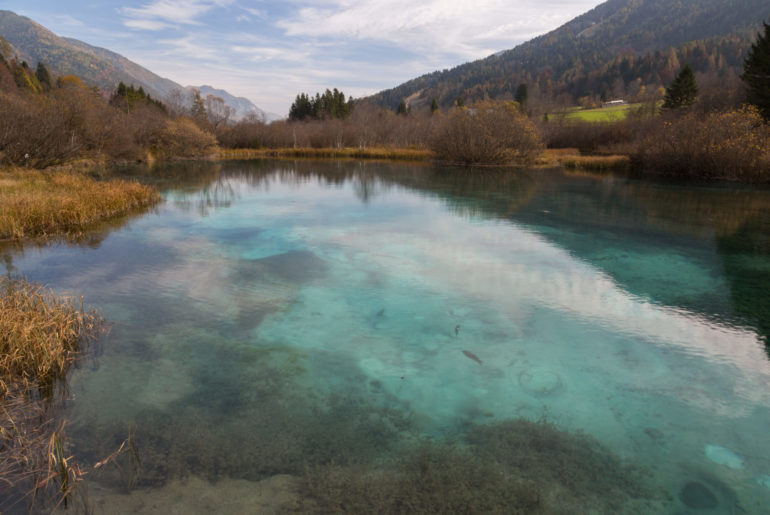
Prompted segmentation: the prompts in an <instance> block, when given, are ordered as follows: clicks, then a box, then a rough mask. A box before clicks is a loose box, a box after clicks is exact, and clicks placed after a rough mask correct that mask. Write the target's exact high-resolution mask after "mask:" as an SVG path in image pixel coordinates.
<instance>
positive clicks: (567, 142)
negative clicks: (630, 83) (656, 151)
mask: <svg viewBox="0 0 770 515" xmlns="http://www.w3.org/2000/svg"><path fill="white" fill-rule="evenodd" d="M645 109H646V106H644V107H643V108H641V109H640V110H639V111H638V112H634V113H631V114H629V116H628V118H626V119H625V120H621V121H616V122H587V121H581V120H569V119H564V118H561V119H556V120H551V121H548V122H542V123H541V124H540V129H541V132H542V134H543V139H544V140H545V142H546V144H547V145H548V148H577V149H580V151H581V152H584V153H593V152H607V151H609V152H612V151H613V150H616V149H623V148H626V147H627V146H628V145H633V144H635V143H636V142H637V141H638V140H639V139H640V138H642V137H644V135H645V134H647V133H648V132H649V131H651V130H655V128H656V127H657V120H656V119H655V118H654V117H652V116H650V114H649V111H646V110H645Z"/></svg>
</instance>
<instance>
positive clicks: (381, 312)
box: [377, 308, 385, 318]
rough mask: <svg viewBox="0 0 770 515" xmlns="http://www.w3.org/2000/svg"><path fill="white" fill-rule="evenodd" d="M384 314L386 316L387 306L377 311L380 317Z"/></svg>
mask: <svg viewBox="0 0 770 515" xmlns="http://www.w3.org/2000/svg"><path fill="white" fill-rule="evenodd" d="M382 316H385V308H382V309H381V310H379V311H378V312H377V317H378V318H379V317H382Z"/></svg>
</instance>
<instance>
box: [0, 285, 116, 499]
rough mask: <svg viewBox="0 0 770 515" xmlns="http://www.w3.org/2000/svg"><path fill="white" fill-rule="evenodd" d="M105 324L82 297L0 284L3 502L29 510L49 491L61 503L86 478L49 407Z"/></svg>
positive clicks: (0, 488)
mask: <svg viewBox="0 0 770 515" xmlns="http://www.w3.org/2000/svg"><path fill="white" fill-rule="evenodd" d="M101 323H102V322H101V319H100V318H99V317H98V316H97V315H96V314H95V313H93V312H86V311H85V310H84V309H83V301H82V299H72V298H63V297H59V296H57V295H55V294H54V293H53V292H51V291H48V290H46V289H44V288H42V287H41V286H37V285H34V284H31V283H29V282H28V281H25V280H10V279H0V443H1V444H2V446H0V498H2V499H8V500H9V501H8V502H21V500H23V499H24V498H25V497H29V498H30V499H29V500H28V505H29V506H32V505H33V504H34V502H35V496H36V495H38V494H40V493H42V492H45V491H48V490H49V489H52V490H53V492H54V493H53V497H54V498H58V499H59V501H60V502H61V501H65V502H66V499H67V498H68V497H69V496H70V494H71V493H72V489H73V488H74V485H75V484H76V483H77V481H78V480H79V478H80V476H81V472H80V469H79V468H78V466H77V464H75V463H74V462H73V461H72V458H70V457H68V456H66V454H65V452H64V439H63V435H62V431H63V422H62V421H57V419H56V417H55V416H54V414H53V413H52V412H51V408H52V404H51V403H50V402H49V401H50V400H51V399H52V398H53V395H54V391H55V389H56V386H57V384H59V383H62V382H64V381H65V379H66V374H67V371H68V370H69V368H70V367H71V366H72V365H73V364H74V363H75V361H76V359H77V358H78V357H79V356H80V355H81V353H82V351H83V350H84V347H85V346H86V345H88V343H89V342H90V341H91V339H92V338H93V337H94V336H95V335H96V334H97V333H98V331H99V329H100V327H101ZM49 494H50V492H49ZM4 504H5V503H4V502H0V509H4V508H6V507H7V506H4Z"/></svg>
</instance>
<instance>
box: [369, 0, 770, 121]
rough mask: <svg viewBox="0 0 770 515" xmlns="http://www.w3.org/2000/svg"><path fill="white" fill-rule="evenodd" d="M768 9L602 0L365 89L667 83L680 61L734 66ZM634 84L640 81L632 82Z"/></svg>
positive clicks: (708, 69)
mask: <svg viewBox="0 0 770 515" xmlns="http://www.w3.org/2000/svg"><path fill="white" fill-rule="evenodd" d="M769 16H770V0H609V1H607V2H604V3H602V4H600V5H599V6H597V7H596V8H594V9H592V10H591V11H589V12H587V13H585V14H583V15H581V16H578V17H577V18H575V19H573V20H572V21H570V22H568V23H566V24H565V25H563V26H561V27H559V28H558V29H556V30H554V31H552V32H549V33H548V34H545V35H543V36H540V37H537V38H534V39H532V40H531V41H528V42H526V43H523V44H521V45H519V46H517V47H515V48H513V49H512V50H508V51H503V52H498V53H496V54H494V55H491V56H489V57H487V58H485V59H480V60H478V61H474V62H471V63H466V64H463V65H461V66H457V67H455V68H452V69H450V70H444V71H441V72H439V71H437V72H433V73H430V74H427V75H423V76H421V77H418V78H416V79H413V80H411V81H409V82H406V83H404V84H402V85H400V86H398V87H396V88H393V89H390V90H386V91H383V92H380V93H378V94H377V95H374V96H373V97H371V99H372V100H374V101H375V102H377V103H379V104H381V105H384V106H388V107H390V108H395V107H396V106H397V105H398V104H399V102H401V100H403V99H410V101H413V102H415V101H416V102H425V103H429V102H431V100H432V99H433V98H435V99H437V100H438V102H439V103H440V104H441V105H444V106H447V105H451V104H452V103H453V102H454V101H455V100H456V99H457V98H458V97H463V98H464V99H465V100H466V101H467V100H476V99H481V98H485V97H492V98H499V97H502V98H510V97H511V96H512V95H513V93H514V92H515V90H516V88H517V86H518V85H519V84H522V83H525V84H527V85H528V87H529V90H530V91H532V90H533V89H536V90H538V91H541V92H545V93H546V94H549V95H558V94H559V93H568V94H569V95H571V96H572V97H573V98H575V99H577V98H579V97H581V96H591V95H601V94H608V95H609V96H613V90H616V89H620V90H623V89H624V88H625V86H628V85H629V84H631V82H634V81H636V82H637V83H641V84H643V85H645V86H646V87H653V86H654V87H660V86H661V85H667V83H668V82H669V81H670V80H671V79H672V78H673V74H674V73H676V72H677V71H678V69H679V66H680V63H681V62H682V61H685V62H688V63H690V64H691V65H692V66H693V67H694V68H695V69H696V71H700V72H702V73H713V74H724V73H734V72H735V70H737V69H738V68H739V67H740V66H742V62H743V56H744V55H745V52H746V49H747V48H748V46H749V44H750V42H752V41H753V40H754V38H755V36H756V34H757V31H758V29H759V28H760V25H761V22H762V21H763V20H767V19H768V17H769ZM636 87H639V84H637V86H636Z"/></svg>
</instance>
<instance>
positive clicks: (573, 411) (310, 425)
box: [4, 161, 770, 513]
mask: <svg viewBox="0 0 770 515" xmlns="http://www.w3.org/2000/svg"><path fill="white" fill-rule="evenodd" d="M135 173H138V174H140V176H141V177H142V178H143V180H147V181H154V182H156V183H157V184H159V186H160V187H162V188H163V189H164V198H165V201H164V203H163V204H161V205H160V206H159V207H158V208H157V209H156V210H154V211H153V212H151V213H148V214H146V215H144V216H141V217H136V218H134V219H132V220H128V221H126V222H125V224H124V225H122V226H121V227H119V228H112V229H108V228H106V229H104V230H103V231H102V232H95V233H94V235H92V236H91V237H90V238H89V241H87V242H86V243H83V244H81V245H68V244H57V245H50V246H46V247H43V248H25V249H23V250H8V249H7V250H5V251H4V252H5V256H6V263H7V265H6V266H8V262H9V261H12V265H10V266H12V270H11V272H12V273H13V274H17V275H25V276H26V277H28V278H29V279H30V280H32V281H38V282H42V283H44V284H46V285H48V286H50V287H51V288H53V289H54V290H56V291H57V292H61V293H69V294H74V295H78V296H79V295H83V296H84V297H85V299H86V302H87V304H88V305H89V306H92V307H97V308H98V309H99V311H100V312H101V314H102V315H103V316H104V317H105V318H106V319H107V320H108V321H109V322H110V324H111V331H110V333H109V335H107V336H105V337H104V338H103V339H102V340H101V341H100V342H99V345H97V346H96V348H95V350H94V356H92V358H90V359H88V360H86V361H85V362H84V363H83V365H82V366H81V367H80V368H79V369H78V370H77V371H76V372H75V373H74V374H73V375H72V377H71V388H70V394H71V398H72V400H71V401H70V402H69V403H68V407H67V410H66V413H67V417H68V418H69V419H70V420H71V423H70V426H69V433H70V436H71V437H72V449H71V450H72V452H73V453H75V454H76V455H77V456H79V457H80V459H81V460H83V461H84V462H86V463H94V462H95V461H97V460H99V459H101V458H103V457H104V456H106V455H108V454H110V452H112V451H113V450H115V448H117V446H118V445H119V444H120V442H121V441H123V439H124V438H125V437H126V435H127V434H128V431H129V428H130V427H135V428H136V430H137V433H136V434H137V449H138V451H139V453H140V455H141V458H142V469H141V473H139V474H138V476H137V477H136V478H129V477H127V474H128V473H127V472H125V471H124V473H123V474H122V475H121V474H120V473H119V471H118V469H117V467H116V468H114V469H111V470H108V471H104V472H103V473H102V472H100V473H98V474H97V473H94V474H93V475H92V477H91V486H90V497H91V501H92V502H93V503H94V504H95V506H96V508H97V511H104V512H113V511H114V512H121V511H129V510H132V509H135V510H140V511H143V512H154V511H157V512H163V513H169V512H170V511H169V509H170V508H169V507H172V506H176V507H179V506H182V505H184V503H190V504H189V506H192V507H194V508H195V509H198V510H199V511H200V512H205V511H207V510H210V509H211V507H212V506H214V507H216V509H217V510H218V511H222V512H226V511H232V512H237V511H239V510H242V509H244V505H243V504H237V503H238V502H241V503H246V502H248V503H251V504H247V505H245V506H249V507H250V508H251V509H252V510H253V511H254V512H269V511H270V510H271V509H274V510H278V511H281V510H285V509H287V508H286V506H289V505H288V504H285V503H295V504H294V506H295V507H297V506H299V508H297V509H299V510H300V511H302V510H303V509H306V508H307V506H308V505H303V504H302V502H304V501H301V500H300V501H298V500H297V499H298V498H299V499H301V498H302V497H303V495H304V494H303V493H302V492H304V491H305V490H302V489H301V488H300V487H297V486H296V485H297V484H298V483H297V482H298V481H300V479H297V478H301V480H303V481H306V482H310V483H313V480H314V478H315V479H316V480H317V481H318V482H317V484H316V487H317V488H325V489H326V491H331V490H330V488H331V486H330V485H329V484H325V483H323V482H324V481H333V480H334V478H335V477H343V476H344V475H345V474H348V475H349V478H350V477H352V478H362V477H368V476H367V474H372V473H375V472H376V471H382V470H388V471H390V472H389V474H391V475H390V476H388V477H389V478H393V477H400V478H402V479H404V478H406V480H407V481H411V480H409V477H410V476H409V474H413V475H415V477H417V478H418V479H419V478H422V479H424V478H425V477H426V475H430V474H433V473H438V472H436V470H439V471H440V470H444V469H446V470H449V469H451V466H456V465H457V463H458V462H459V463H461V465H460V466H459V468H458V470H460V472H458V474H459V476H458V477H461V479H462V474H463V473H469V472H468V470H470V471H471V472H472V471H473V470H477V471H479V472H478V473H474V474H476V475H479V474H489V477H487V476H485V477H484V478H481V479H479V478H476V480H477V481H481V483H480V484H477V485H476V486H468V485H467V484H466V483H467V481H466V483H463V488H466V489H469V490H472V491H477V490H478V491H481V490H484V488H486V486H489V485H495V484H497V483H495V481H497V480H498V479H496V478H498V476H497V475H494V474H497V473H498V472H499V471H501V470H502V471H503V472H501V474H503V475H504V476H506V477H508V476H515V477H516V478H518V479H516V481H518V480H519V479H520V478H522V477H524V478H526V481H528V482H529V483H527V484H528V485H530V489H535V490H537V491H538V492H539V494H538V495H540V496H541V497H540V498H539V501H537V502H540V503H541V507H544V509H546V511H549V510H550V511H551V512H563V513H570V512H571V513H576V512H581V511H585V510H589V509H594V510H596V511H597V512H607V513H609V512H624V511H625V512H628V513H640V512H649V513H661V512H663V513H691V512H692V513H765V512H767V509H768V508H767V507H768V506H770V444H768V440H767V434H768V433H767V432H768V428H770V358H769V356H770V352H769V351H768V343H767V342H768V335H770V191H754V190H751V189H745V188H744V189H741V188H735V187H715V186H711V187H692V186H690V187H684V186H680V185H676V184H664V183H651V182H644V181H638V180H632V179H627V178H622V177H613V176H592V175H588V174H569V173H566V172H564V171H562V170H538V171H521V170H519V171H506V170H498V169H492V170H483V169H482V170H462V169H451V168H434V167H430V166H420V165H400V164H379V163H355V162H344V163H343V162H329V161H327V162H314V161H300V162H292V161H259V162H232V163H219V164H215V163H192V164H184V165H174V166H172V167H169V168H168V169H167V170H166V171H165V172H164V173H166V174H167V175H168V176H169V177H170V178H169V179H165V180H160V179H155V178H153V177H152V176H151V175H150V174H149V173H146V172H142V171H137V172H135ZM143 173H144V174H145V175H142V174H143ZM153 173H159V172H157V171H156V172H153ZM9 258H10V259H9ZM522 421H524V422H522ZM522 424H524V425H522ZM533 434H535V436H533ZM522 435H523V436H522ZM549 435H550V436H549ZM596 442H598V444H597V443H596ZM495 446H497V447H495ZM426 448H428V449H430V450H429V451H426V450H425V449H426ZM495 449H496V450H495ZM419 453H423V454H420V456H423V458H420V459H422V460H423V461H422V462H420V463H422V464H421V465H419V466H418V467H417V468H414V467H412V465H413V463H412V462H410V459H412V458H413V457H414V456H415V455H416V454H419ZM425 453H427V454H425ZM506 453H508V454H506ZM426 455H427V456H429V457H428V458H424V456H426ZM457 456H460V458H461V459H459V461H458V459H457ZM522 456H530V457H531V459H529V461H526V460H523V459H522V458H521V457H522ZM463 457H465V458H463ZM463 460H465V462H463ZM474 460H475V461H474ZM548 460H551V461H550V462H549V461H548ZM410 463H411V464H412V465H410ZM462 463H466V464H468V463H472V466H471V465H462ZM453 464H454V465H453ZM490 464H491V465H490ZM124 465H125V466H126V467H128V466H129V464H128V463H124ZM489 466H493V467H492V468H491V469H490V468H488V467H489ZM410 467H412V468H410ZM473 467H477V469H474V468H473ZM485 467H487V468H485ZM495 467H497V468H495ZM570 467H571V468H570ZM493 469H494V470H495V471H498V472H494V474H492V472H489V470H493ZM415 470H416V472H415ZM543 470H545V472H543ZM581 470H583V471H585V476H586V477H572V476H575V475H580V471H581ZM431 471H433V472H431ZM553 471H556V472H553ZM560 471H570V472H569V473H570V474H572V476H570V477H569V478H566V479H565V478H564V477H557V476H553V475H549V474H557V475H558V473H561V472H560ZM576 471H577V472H576ZM335 474H336V475H335ZM399 474H401V475H400V476H399ZM565 474H566V472H565ZM345 477H348V476H345ZM453 477H454V476H453ZM630 477H633V478H636V479H633V480H631V479H629V478H630ZM330 478H331V479H330ZM349 478H348V479H349ZM134 479H135V480H136V483H137V484H136V485H135V486H133V488H132V489H131V494H130V495H126V494H124V493H123V492H122V490H121V488H125V487H126V486H127V484H128V483H131V482H132V481H134ZM461 479H460V480H458V481H461ZM507 480H510V477H508V479H506V481H507ZM282 481H283V482H282ZM446 481H448V480H446ZM446 481H445V483H446ZM501 481H502V480H501ZM461 482H462V481H461ZM386 483H387V481H385V480H381V481H379V483H378V482H376V481H375V483H374V484H379V485H385V484H386ZM412 483H414V481H412ZM340 484H347V485H348V487H346V488H340V492H341V493H340V495H352V494H351V492H354V491H355V487H353V486H350V484H351V483H345V482H344V481H342V483H339V484H337V483H335V484H334V485H333V486H335V485H336V486H337V487H339V486H340ZM410 484H411V483H410ZM415 484H416V483H415ZM420 484H422V483H420ZM448 484H449V488H450V489H452V491H453V492H455V491H457V489H458V488H459V487H457V486H456V485H452V484H451V483H448ZM318 485H321V486H318ZM629 485H631V486H629ZM129 486H130V485H129ZM297 488H300V489H299V490H297ZM383 488H384V486H383ZM489 488H492V486H489ZM311 490H312V489H311ZM490 491H491V490H490ZM298 492H299V493H298ZM366 492H368V493H367V494H366V495H369V496H370V497H371V496H372V495H374V494H373V493H372V488H371V484H370V485H369V487H368V490H366ZM330 495H331V494H330ZM415 495H417V494H415ZM469 495H471V494H469ZM489 495H490V496H492V495H493V494H489ZM471 497H472V496H471ZM287 499H289V500H287ZM487 501H488V499H487V500H486V501H483V502H487ZM282 502H283V503H284V504H283V505H282V504H281V503H282ZM315 502H333V499H332V500H331V501H329V499H326V500H325V501H318V500H316V501H315ZM420 502H424V500H422V501H420ZM474 502H475V501H471V505H470V509H472V510H478V511H488V510H492V508H490V506H494V504H490V505H488V504H483V503H482V500H479V501H478V502H479V503H480V504H477V505H476V504H474ZM490 502H492V501H490ZM233 503H235V504H233ZM259 503H262V504H259ZM271 503H272V504H271ZM297 503H299V504H297ZM281 506H283V508H281ZM302 506H305V508H302ZM321 506H327V508H328V507H329V506H333V504H327V505H323V504H321ZM348 506H352V504H349V505H348ZM404 506H407V508H404V510H406V511H408V506H412V507H413V509H414V510H416V511H422V509H423V508H424V506H423V507H422V508H420V504H419V503H416V504H412V505H408V504H404V505H402V507H404ZM257 507H259V508H258V509H257ZM339 507H340V506H337V508H339ZM328 509H331V508H328Z"/></svg>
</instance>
